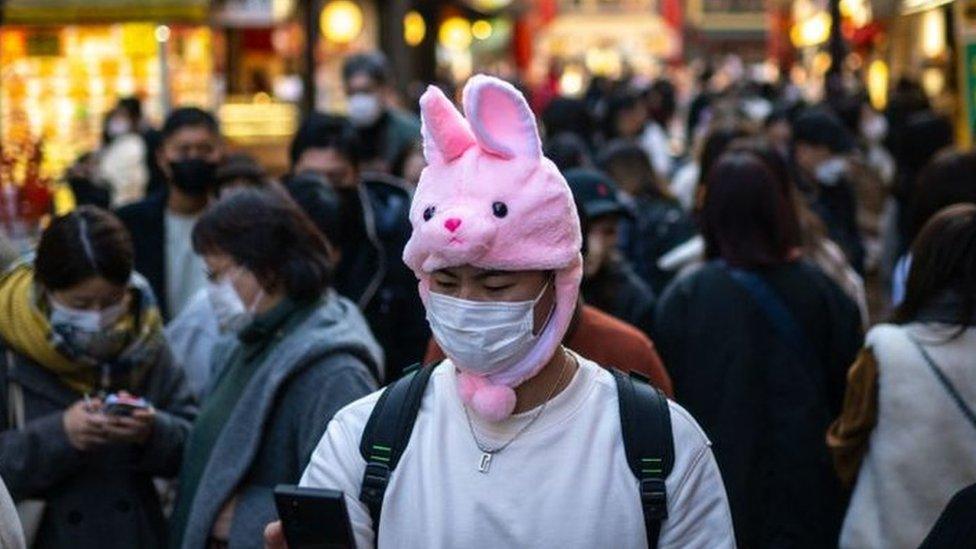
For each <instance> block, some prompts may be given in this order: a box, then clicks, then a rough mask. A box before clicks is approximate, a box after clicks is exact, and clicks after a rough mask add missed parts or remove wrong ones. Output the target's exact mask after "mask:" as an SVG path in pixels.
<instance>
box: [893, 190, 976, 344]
mask: <svg viewBox="0 0 976 549" xmlns="http://www.w3.org/2000/svg"><path fill="white" fill-rule="evenodd" d="M911 252H912V266H911V269H910V270H909V272H908V283H907V284H906V287H905V299H904V301H902V302H901V304H900V305H899V306H898V308H897V309H896V310H895V314H894V317H893V319H892V320H893V321H894V322H895V323H896V324H906V323H909V322H912V321H914V320H916V319H917V318H918V315H919V313H920V312H921V311H922V310H923V309H924V308H925V307H927V306H929V305H932V304H933V303H934V302H935V300H937V299H939V298H940V297H942V296H944V295H945V293H946V292H953V293H955V295H956V297H958V298H959V299H960V306H959V310H958V312H957V315H956V324H958V325H960V326H966V325H967V324H968V323H969V322H970V320H971V319H972V318H973V314H974V313H976V204H956V205H954V206H949V207H948V208H945V209H944V210H942V211H940V212H939V213H938V214H936V216H935V217H933V218H932V219H931V220H930V221H929V222H928V223H926V224H925V226H924V227H923V228H922V231H921V232H920V233H919V235H918V238H916V239H915V242H914V243H913V244H912V249H911Z"/></svg>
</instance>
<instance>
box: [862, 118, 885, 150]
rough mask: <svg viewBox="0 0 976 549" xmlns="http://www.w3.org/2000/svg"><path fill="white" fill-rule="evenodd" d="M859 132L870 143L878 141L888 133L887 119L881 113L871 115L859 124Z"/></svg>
mask: <svg viewBox="0 0 976 549" xmlns="http://www.w3.org/2000/svg"><path fill="white" fill-rule="evenodd" d="M861 134H862V135H864V138H865V139H867V140H868V141H870V142H871V143H880V142H881V141H883V140H884V138H885V137H887V135H888V120H887V119H886V118H885V117H883V116H881V115H877V114H875V115H871V116H870V117H868V118H867V120H865V121H864V122H863V123H862V124H861Z"/></svg>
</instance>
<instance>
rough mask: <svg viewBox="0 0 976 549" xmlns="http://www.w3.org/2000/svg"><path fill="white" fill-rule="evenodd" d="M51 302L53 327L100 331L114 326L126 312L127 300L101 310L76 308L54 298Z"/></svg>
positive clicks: (80, 330)
mask: <svg viewBox="0 0 976 549" xmlns="http://www.w3.org/2000/svg"><path fill="white" fill-rule="evenodd" d="M48 301H49V303H50V304H51V326H52V327H53V328H59V327H60V328H68V329H70V330H72V331H76V332H99V331H102V330H104V329H106V328H109V327H111V326H113V325H114V324H115V323H116V322H118V321H119V319H120V318H122V315H124V314H125V311H126V307H125V300H122V301H120V302H118V303H116V304H115V305H111V306H109V307H106V308H104V309H102V310H100V311H90V310H88V309H74V308H71V307H68V306H66V305H62V304H60V303H58V302H57V301H55V300H54V299H49V300H48Z"/></svg>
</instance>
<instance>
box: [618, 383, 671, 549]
mask: <svg viewBox="0 0 976 549" xmlns="http://www.w3.org/2000/svg"><path fill="white" fill-rule="evenodd" d="M610 371H611V372H612V373H613V377H614V380H616V382H617V395H618V401H619V402H620V429H621V432H622V434H623V439H624V451H625V452H626V454H627V464H628V465H630V470H631V471H633V473H634V476H636V477H637V480H638V482H639V489H640V498H641V506H642V507H643V511H644V529H645V530H646V532H647V546H648V547H657V542H658V537H659V536H660V534H661V523H662V522H664V520H665V519H667V518H668V493H667V488H666V487H665V484H664V480H665V479H666V478H667V477H668V475H669V474H670V473H671V468H672V467H673V466H674V439H673V437H672V433H671V411H670V409H669V408H668V399H667V397H665V396H664V394H663V393H661V391H659V390H657V389H656V388H654V387H653V386H651V385H650V384H649V383H647V382H646V380H645V379H643V378H638V377H636V376H633V375H627V374H625V373H623V372H621V371H620V370H616V369H611V370H610Z"/></svg>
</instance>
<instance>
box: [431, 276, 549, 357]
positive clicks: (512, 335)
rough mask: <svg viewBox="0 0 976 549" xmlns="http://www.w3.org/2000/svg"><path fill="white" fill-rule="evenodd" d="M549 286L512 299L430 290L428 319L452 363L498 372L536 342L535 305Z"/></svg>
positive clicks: (527, 351)
mask: <svg viewBox="0 0 976 549" xmlns="http://www.w3.org/2000/svg"><path fill="white" fill-rule="evenodd" d="M548 286H549V284H548V283H547V284H546V285H545V286H544V287H543V288H542V291H541V292H539V295H538V296H537V297H536V298H535V299H533V300H530V301H514V302H508V301H468V300H465V299H458V298H456V297H450V296H446V295H443V294H438V293H434V292H431V294H430V299H429V300H428V302H427V322H428V323H430V329H431V331H432V332H433V333H434V339H436V340H437V343H438V345H440V347H441V349H443V350H444V353H445V354H446V355H447V356H448V357H450V359H451V361H452V362H453V363H454V365H455V366H457V367H458V368H460V369H462V370H464V371H466V372H469V373H471V374H475V375H486V374H492V373H497V372H500V371H502V370H505V369H506V368H510V367H511V366H513V365H515V364H516V363H517V362H518V361H519V360H521V359H522V358H524V357H525V355H527V354H528V353H529V351H531V350H532V347H533V346H535V344H536V341H537V340H538V339H539V335H538V334H534V333H532V327H533V325H534V324H535V306H536V304H537V303H538V302H539V300H540V299H542V295H543V294H544V293H545V291H546V288H547V287H548ZM546 322H547V323H548V319H547V320H546ZM539 333H540V334H541V333H542V330H539Z"/></svg>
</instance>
